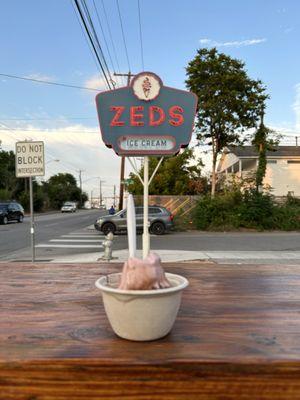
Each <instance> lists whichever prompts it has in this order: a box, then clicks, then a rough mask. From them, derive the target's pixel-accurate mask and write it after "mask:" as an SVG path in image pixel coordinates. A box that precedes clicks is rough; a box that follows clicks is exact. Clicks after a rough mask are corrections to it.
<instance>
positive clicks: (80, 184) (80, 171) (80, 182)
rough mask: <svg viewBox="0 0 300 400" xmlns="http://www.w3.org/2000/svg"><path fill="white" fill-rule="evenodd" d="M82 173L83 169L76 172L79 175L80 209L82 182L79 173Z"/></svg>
mask: <svg viewBox="0 0 300 400" xmlns="http://www.w3.org/2000/svg"><path fill="white" fill-rule="evenodd" d="M82 172H84V170H83V169H80V170H79V171H78V173H79V186H80V206H81V207H82V180H81V173H82Z"/></svg>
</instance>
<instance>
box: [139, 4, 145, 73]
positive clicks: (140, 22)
mask: <svg viewBox="0 0 300 400" xmlns="http://www.w3.org/2000/svg"><path fill="white" fill-rule="evenodd" d="M137 4H138V13H139V27H140V43H141V57H142V68H143V71H144V70H145V66H144V49H143V36H142V21H141V6H140V0H137Z"/></svg>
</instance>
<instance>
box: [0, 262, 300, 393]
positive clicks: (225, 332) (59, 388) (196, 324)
mask: <svg viewBox="0 0 300 400" xmlns="http://www.w3.org/2000/svg"><path fill="white" fill-rule="evenodd" d="M120 268H121V266H120V265H108V264H105V265H103V264H102V265H100V264H98V265H97V264H81V265H78V264H76V265H59V264H44V265H42V264H36V265H31V264H21V263H20V264H18V263H9V264H4V263H0V297H1V303H0V304H1V305H0V398H1V399H5V400H20V399H26V400H50V399H51V400H52V399H55V400H61V399H72V400H79V399H80V400H93V399H143V400H149V399H157V400H160V399H184V400H190V399H242V400H243V399H249V400H250V399H251V400H264V399H276V400H277V399H300V267H297V266H257V265H239V266H237V265H234V266H233V265H221V266H220V265H215V264H199V263H198V264H196V263H195V264H180V265H179V264H177V265H176V266H174V265H173V266H172V265H166V266H165V269H166V270H167V271H170V272H174V273H179V274H182V275H184V276H186V277H187V278H188V279H189V281H190V286H189V288H188V289H186V290H185V292H184V294H183V302H182V306H181V309H180V312H179V315H178V318H177V321H176V323H175V326H174V328H173V330H172V332H171V334H169V335H168V336H167V337H165V338H164V339H161V340H158V341H155V342H147V343H138V342H130V341H126V340H123V339H119V338H118V337H116V336H115V335H114V333H113V332H112V330H111V328H110V326H109V323H108V321H107V319H106V316H105V313H104V309H103V305H102V299H101V295H100V292H99V290H98V289H96V288H95V286H94V282H95V280H96V279H97V278H98V277H99V276H100V275H102V274H105V275H106V274H107V273H111V272H116V271H118V270H120Z"/></svg>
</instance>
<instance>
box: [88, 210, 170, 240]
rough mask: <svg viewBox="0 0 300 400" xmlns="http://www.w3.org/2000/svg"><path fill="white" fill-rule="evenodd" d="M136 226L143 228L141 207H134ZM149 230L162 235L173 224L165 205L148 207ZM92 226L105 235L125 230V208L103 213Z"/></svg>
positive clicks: (139, 228) (138, 228)
mask: <svg viewBox="0 0 300 400" xmlns="http://www.w3.org/2000/svg"><path fill="white" fill-rule="evenodd" d="M135 214H136V228H137V230H141V229H143V214H144V208H143V207H136V208H135ZM149 223H150V232H151V233H153V234H155V235H163V234H164V233H165V232H167V231H170V230H171V229H172V228H173V226H174V224H173V215H172V214H171V213H170V211H169V210H167V209H166V208H165V207H161V206H150V207H149ZM94 227H95V228H96V229H97V230H98V231H101V232H103V233H104V234H105V235H107V234H108V233H109V232H113V233H115V232H120V231H124V230H127V220H126V210H121V211H119V212H118V213H116V214H114V215H104V216H101V217H100V218H99V219H97V220H96V221H95V224H94Z"/></svg>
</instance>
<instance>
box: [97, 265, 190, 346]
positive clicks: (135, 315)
mask: <svg viewBox="0 0 300 400" xmlns="http://www.w3.org/2000/svg"><path fill="white" fill-rule="evenodd" d="M166 277H167V279H168V281H169V282H170V284H171V287H170V288H167V289H156V290H121V289H118V288H117V286H118V284H119V282H120V278H121V273H118V274H111V275H108V276H103V277H101V278H99V279H98V280H97V281H96V286H97V288H99V289H100V290H101V292H102V297H103V303H104V308H105V312H106V315H107V317H108V320H109V322H110V325H111V327H112V329H113V331H114V332H115V333H116V334H117V335H118V336H120V337H121V338H124V339H128V340H136V341H147V340H155V339H159V338H162V337H163V336H166V335H167V334H168V333H169V332H170V330H171V329H172V327H173V324H174V322H175V319H176V316H177V313H178V310H179V307H180V302H181V292H182V290H183V289H184V288H186V287H187V286H188V284H189V283H188V280H187V279H186V278H184V277H183V276H180V275H175V274H170V273H166Z"/></svg>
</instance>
